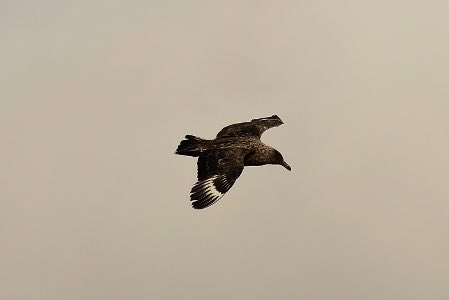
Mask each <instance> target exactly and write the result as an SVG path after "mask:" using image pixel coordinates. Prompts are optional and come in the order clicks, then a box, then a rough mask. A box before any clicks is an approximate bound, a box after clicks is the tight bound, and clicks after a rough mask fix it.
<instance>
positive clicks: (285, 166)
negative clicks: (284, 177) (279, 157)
mask: <svg viewBox="0 0 449 300" xmlns="http://www.w3.org/2000/svg"><path fill="white" fill-rule="evenodd" d="M282 165H283V166H284V168H286V169H287V170H289V171H291V170H292V168H291V167H290V166H289V165H288V163H286V162H285V160H283V161H282Z"/></svg>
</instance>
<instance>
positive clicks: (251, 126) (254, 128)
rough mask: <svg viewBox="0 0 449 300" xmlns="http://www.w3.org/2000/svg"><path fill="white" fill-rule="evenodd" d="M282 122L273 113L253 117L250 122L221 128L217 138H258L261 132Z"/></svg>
mask: <svg viewBox="0 0 449 300" xmlns="http://www.w3.org/2000/svg"><path fill="white" fill-rule="evenodd" d="M282 124H284V122H282V120H281V119H280V118H279V117H278V116H277V115H273V116H271V117H267V118H259V119H253V120H251V122H243V123H237V124H232V125H229V126H226V127H225V128H223V129H222V130H221V131H220V132H219V133H218V134H217V138H224V137H236V136H239V137H257V138H259V139H260V137H261V136H262V134H263V133H264V132H265V131H266V130H267V129H269V128H272V127H276V126H279V125H282Z"/></svg>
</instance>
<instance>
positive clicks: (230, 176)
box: [175, 115, 291, 209]
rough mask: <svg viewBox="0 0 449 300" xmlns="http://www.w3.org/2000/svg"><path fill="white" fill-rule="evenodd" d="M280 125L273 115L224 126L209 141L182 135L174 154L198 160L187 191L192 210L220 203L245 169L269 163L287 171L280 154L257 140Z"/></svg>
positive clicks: (287, 166)
mask: <svg viewBox="0 0 449 300" xmlns="http://www.w3.org/2000/svg"><path fill="white" fill-rule="evenodd" d="M282 124H284V122H282V120H281V119H280V118H279V117H278V116H277V115H273V116H271V117H265V118H258V119H252V120H251V121H249V122H242V123H236V124H231V125H229V126H226V127H224V128H223V129H221V130H220V132H218V134H217V136H216V138H215V139H213V140H207V139H203V138H200V137H197V136H194V135H190V134H188V135H186V136H185V139H184V140H182V141H181V142H180V144H179V145H178V147H177V149H176V151H175V154H178V155H185V156H191V157H198V162H197V166H198V171H197V179H198V181H197V182H196V183H195V184H194V186H193V187H192V189H191V191H190V201H191V202H192V206H193V208H194V209H204V208H207V207H209V206H211V205H212V204H214V203H216V202H217V201H218V200H220V199H221V197H223V195H224V194H225V193H226V192H227V191H229V189H230V188H231V187H232V186H233V185H234V183H235V181H236V180H237V178H238V177H239V176H240V174H242V171H243V168H244V167H245V166H262V165H266V164H272V165H281V166H283V167H285V168H286V169H287V170H289V171H291V167H290V166H289V165H288V164H287V163H286V162H285V160H284V158H283V156H282V154H281V153H280V152H279V151H278V150H276V149H274V148H273V147H270V146H268V145H265V144H264V143H262V141H261V140H260V138H261V136H262V134H263V133H264V132H265V131H266V130H268V129H270V128H272V127H277V126H280V125H282Z"/></svg>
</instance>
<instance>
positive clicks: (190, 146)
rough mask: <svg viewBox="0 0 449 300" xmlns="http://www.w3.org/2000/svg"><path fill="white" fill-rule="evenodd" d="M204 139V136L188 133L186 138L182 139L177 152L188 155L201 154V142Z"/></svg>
mask: <svg viewBox="0 0 449 300" xmlns="http://www.w3.org/2000/svg"><path fill="white" fill-rule="evenodd" d="M203 141H205V140H204V139H202V138H199V137H196V136H193V135H189V134H188V135H186V139H185V140H182V141H181V143H180V144H179V146H178V149H176V152H175V154H179V155H187V156H199V155H200V153H201V151H202V149H201V143H202V142H203Z"/></svg>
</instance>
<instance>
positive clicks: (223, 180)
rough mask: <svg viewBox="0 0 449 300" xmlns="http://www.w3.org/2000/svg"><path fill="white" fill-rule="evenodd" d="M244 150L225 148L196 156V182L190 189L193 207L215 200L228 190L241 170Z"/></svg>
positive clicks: (203, 206)
mask: <svg viewBox="0 0 449 300" xmlns="http://www.w3.org/2000/svg"><path fill="white" fill-rule="evenodd" d="M243 157H244V150H242V149H226V150H212V151H207V152H204V153H203V154H201V155H200V157H199V158H198V182H197V183H196V184H195V185H194V186H193V188H192V190H191V192H190V193H191V195H190V200H191V201H192V206H193V208H195V209H203V208H206V207H208V206H211V205H212V204H214V203H215V202H217V201H218V200H219V199H220V198H221V197H223V195H224V194H225V193H226V192H227V191H229V189H230V188H231V187H232V185H233V184H234V182H235V181H236V180H237V178H238V177H239V176H240V174H241V173H242V171H243V167H244V166H243Z"/></svg>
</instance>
